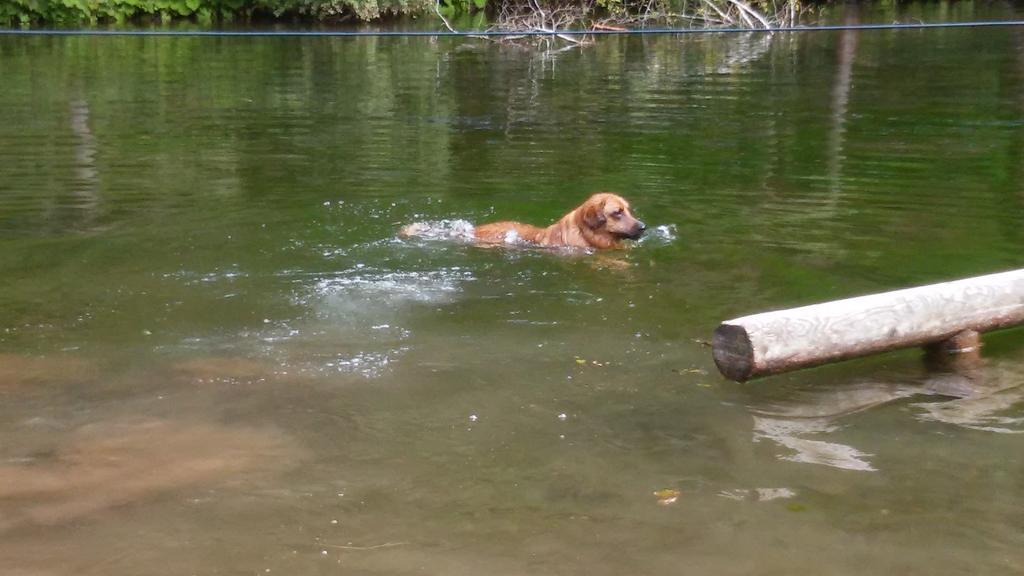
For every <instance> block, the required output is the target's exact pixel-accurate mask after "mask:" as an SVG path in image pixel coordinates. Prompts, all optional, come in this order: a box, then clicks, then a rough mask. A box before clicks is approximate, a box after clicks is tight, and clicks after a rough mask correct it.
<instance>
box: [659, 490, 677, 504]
mask: <svg viewBox="0 0 1024 576" xmlns="http://www.w3.org/2000/svg"><path fill="white" fill-rule="evenodd" d="M654 496H655V497H657V498H658V504H660V505H662V506H668V505H669V504H675V502H676V500H678V499H679V490H673V489H671V488H665V489H663V490H655V491H654Z"/></svg>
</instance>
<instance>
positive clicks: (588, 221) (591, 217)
mask: <svg viewBox="0 0 1024 576" xmlns="http://www.w3.org/2000/svg"><path fill="white" fill-rule="evenodd" d="M605 220H606V218H605V216H604V202H603V201H601V202H587V205H586V206H584V207H583V223H584V224H585V225H586V226H587V228H590V229H597V228H599V227H600V226H601V225H602V224H604V223H605Z"/></svg>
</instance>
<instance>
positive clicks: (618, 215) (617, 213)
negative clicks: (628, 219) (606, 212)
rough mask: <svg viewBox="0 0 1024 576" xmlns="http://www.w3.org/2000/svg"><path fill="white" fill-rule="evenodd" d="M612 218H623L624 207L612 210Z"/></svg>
mask: <svg viewBox="0 0 1024 576" xmlns="http://www.w3.org/2000/svg"><path fill="white" fill-rule="evenodd" d="M612 218H616V219H617V218H622V208H619V209H618V210H616V211H615V212H612Z"/></svg>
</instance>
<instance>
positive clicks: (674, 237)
mask: <svg viewBox="0 0 1024 576" xmlns="http://www.w3.org/2000/svg"><path fill="white" fill-rule="evenodd" d="M0 76H2V78H3V79H4V84H3V89H2V90H0V273H2V277H3V282H2V283H0V395H2V398H3V402H2V403H0V539H2V541H3V546H0V568H2V571H3V572H4V573H5V574H139V573H146V574H235V573H237V574H256V573H259V574H264V573H270V574H282V573H283V574H320V573H337V572H355V573H370V574H372V573H380V574H406V573H409V574H412V573H416V574H470V573H488V574H524V573H530V574H579V573H587V574H625V573H639V574H670V573H671V574H675V573H679V572H680V571H683V572H687V573H698V574H749V573H761V574H771V573H780V574H781V573H786V574H789V573H796V572H809V573H830V574H855V573H856V574H862V573H928V574H960V573H963V574H967V573H971V574H975V573H992V572H997V571H998V572H1000V573H1009V572H1015V571H1021V570H1024V553H1022V552H1021V550H1022V544H1024V532H1022V530H1021V525H1022V520H1024V518H1022V516H1021V511H1020V510H1021V508H1020V506H1019V500H1020V497H1021V495H1022V492H1021V491H1022V485H1021V480H1020V479H1021V478H1022V477H1024V475H1022V474H1021V472H1022V469H1021V464H1020V462H1019V459H1018V456H1017V454H1018V453H1019V451H1020V448H1021V442H1022V437H1021V436H1020V435H1019V432H1021V431H1022V430H1024V425H1022V420H1021V418H1024V412H1022V399H1021V394H1022V392H1021V387H1020V385H1021V384H1022V383H1024V369H1022V366H1024V336H1022V335H1021V334H1020V333H1019V331H1016V332H1015V331H1010V332H1006V333H1003V334H998V335H992V336H990V337H989V338H988V339H987V345H986V348H985V355H986V358H987V363H986V365H985V366H984V367H981V368H976V367H975V368H971V369H969V370H966V371H964V372H961V373H955V374H954V373H949V374H942V373H934V372H928V371H926V370H925V369H924V367H923V366H922V362H921V359H920V354H919V353H917V352H914V351H910V352H902V353H897V354H891V355H886V356H880V357H876V358H872V359H867V360H862V361H856V362H850V363H846V364H842V365H837V366H831V367H826V368H820V369H816V370H811V371H805V372H801V373H797V374H792V375H786V376H781V377H776V378H772V379H768V380H763V381H759V382H755V383H750V384H746V385H739V384H733V383H729V382H725V381H723V380H722V379H721V378H720V377H718V375H717V373H716V371H715V369H714V365H713V363H712V361H711V356H710V352H709V350H708V349H707V348H706V347H705V346H704V345H703V344H702V343H701V341H703V340H706V339H708V338H709V335H710V332H711V330H712V329H713V328H714V326H715V325H716V324H717V322H718V321H720V320H723V319H726V318H729V317H734V316H738V315H741V314H746V313H750V312H754V311H759V310H765V309H770V308H775V307H781V306H790V305H796V304H803V303H808V302H813V301H819V300H823V299H831V298H838V297H843V296H848V295H852V294H858V293H862V292H865V291H873V290H883V289H889V288H895V287H902V286H907V285H912V284H919V283H926V282H931V281H936V280H941V279H947V278H953V277H959V276H965V275H971V274H979V273H984V272H989V271H994V270H1000V269H1008V268H1015V267H1020V266H1021V265H1022V259H1021V253H1022V250H1024V232H1022V227H1021V226H1020V222H1021V218H1022V217H1024V192H1022V191H1024V171H1022V170H1021V167H1022V166H1024V163H1022V160H1024V158H1022V153H1024V121H1022V120H1021V118H1022V113H1024V35H1022V34H1021V33H1020V32H1019V31H1017V30H1015V29H985V30H943V31H927V32H874V33H861V34H856V33H847V34H838V33H837V34H825V33H821V34H808V35H802V36H801V35H782V34H780V35H776V36H774V37H763V36H731V37H715V36H702V37H691V38H651V39H638V38H607V39H602V40H601V41H600V42H598V43H597V45H595V46H592V47H589V48H586V49H583V50H572V51H566V52H561V53H558V54H551V53H545V52H543V51H537V50H527V49H519V48H514V47H501V46H496V45H491V44H488V43H483V42H479V41H458V40H429V39H387V40H385V39H372V38H366V39H359V40H341V39H334V40H328V39H319V40H313V39H307V40H296V39H224V40H220V39H152V40H146V39H125V38H120V39H117V38H108V39H81V38H78V39H76V38H68V39H0ZM601 189H608V190H615V191H618V192H620V193H622V194H624V195H625V196H627V197H628V198H629V199H630V200H631V201H632V203H633V204H634V206H635V207H636V209H637V212H638V214H639V215H640V216H641V217H642V218H644V219H645V220H646V221H647V222H648V223H649V224H650V225H652V228H653V230H654V231H653V233H652V234H651V235H650V236H649V238H648V239H646V240H645V241H643V242H641V243H640V244H639V245H638V246H636V247H635V248H634V249H632V250H629V251H626V252H624V253H618V254H614V255H600V256H586V255H578V254H575V255H574V254H559V253H552V252H550V251H540V250H523V249H500V250H495V249H478V248H474V247H472V246H469V245H466V244H465V243H461V242H458V241H457V239H456V240H455V241H451V240H450V239H447V240H446V239H416V240H401V239H398V238H397V237H396V231H397V229H398V227H399V226H400V225H402V224H405V223H409V222H413V221H431V222H446V223H447V225H448V228H447V230H453V231H456V232H457V231H458V229H459V226H460V225H459V224H458V222H459V221H471V222H480V221H487V220H493V219H506V218H514V219H519V220H524V221H529V222H534V223H545V222H549V221H552V220H554V219H555V218H557V217H558V216H560V215H561V214H562V213H564V212H565V211H567V210H568V209H570V208H571V207H573V206H574V205H575V204H576V203H578V202H579V201H580V200H581V199H582V198H583V197H585V196H586V195H587V194H588V193H589V192H591V191H594V190H601ZM972 391H973V392H972ZM968 393H970V394H968ZM965 395H967V396H966V397H962V396H965ZM672 490H675V491H678V492H679V495H678V497H677V498H676V499H675V501H674V502H672V503H670V504H667V505H665V504H664V503H659V500H664V499H665V494H668V493H670V492H666V491H672ZM655 492H658V493H659V494H658V495H656V494H655Z"/></svg>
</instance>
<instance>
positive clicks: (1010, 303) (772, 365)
mask: <svg viewBox="0 0 1024 576" xmlns="http://www.w3.org/2000/svg"><path fill="white" fill-rule="evenodd" d="M1019 324H1024V269H1022V270H1013V271H1010V272H1003V273H999V274H990V275H988V276H979V277H977V278H967V279H964V280H957V281H954V282H944V283H942V284H932V285H929V286H920V287H917V288H908V289H905V290H896V291H893V292H884V293H881V294H872V295H869V296H860V297H858V298H849V299H846V300H837V301H835V302H826V303H823V304H815V305H812V306H804V307H802V308H793V309H790V310H779V311H775V312H766V313H763V314H755V315H753V316H744V317H742V318H736V319H735V320H728V321H726V322H723V323H722V324H721V325H720V326H719V327H718V328H717V329H716V330H715V334H714V338H713V340H712V348H713V351H714V357H715V364H716V365H718V369H719V371H721V372H722V374H723V375H724V376H725V377H727V378H730V379H732V380H736V381H738V382H743V381H745V380H748V379H750V378H755V377H758V376H766V375H769V374H778V373H780V372H786V371H789V370H795V369H797V368H804V367H808V366H815V365H818V364H824V363H827V362H834V361H837V360H845V359H847V358H854V357H857V356H864V355H867V354H874V353H877V352H883V351H887V350H895V349H897V348H907V347H911V346H921V345H925V344H932V343H936V342H942V341H944V340H947V339H949V338H951V337H953V336H955V335H957V334H960V333H962V332H964V331H967V330H973V331H975V332H988V331H991V330H996V329H999V328H1006V327H1009V326H1016V325H1019Z"/></svg>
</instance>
